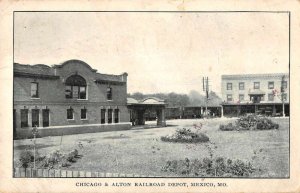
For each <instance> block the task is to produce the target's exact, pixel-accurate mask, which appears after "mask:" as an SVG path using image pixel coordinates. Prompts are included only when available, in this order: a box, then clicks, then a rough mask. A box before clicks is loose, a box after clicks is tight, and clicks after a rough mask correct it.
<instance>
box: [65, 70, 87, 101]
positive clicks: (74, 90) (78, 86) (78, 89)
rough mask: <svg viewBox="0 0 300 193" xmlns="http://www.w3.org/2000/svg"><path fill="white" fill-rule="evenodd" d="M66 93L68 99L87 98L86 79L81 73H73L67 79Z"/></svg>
mask: <svg viewBox="0 0 300 193" xmlns="http://www.w3.org/2000/svg"><path fill="white" fill-rule="evenodd" d="M65 84H66V90H65V95H66V98H67V99H72V98H74V99H86V81H85V79H84V78H83V77H81V76H79V75H72V76H70V77H68V78H67V80H66V83H65Z"/></svg>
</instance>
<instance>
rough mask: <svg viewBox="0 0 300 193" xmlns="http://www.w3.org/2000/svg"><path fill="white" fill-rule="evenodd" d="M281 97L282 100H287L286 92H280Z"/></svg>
mask: <svg viewBox="0 0 300 193" xmlns="http://www.w3.org/2000/svg"><path fill="white" fill-rule="evenodd" d="M282 99H283V101H286V100H287V94H286V93H283V94H282Z"/></svg>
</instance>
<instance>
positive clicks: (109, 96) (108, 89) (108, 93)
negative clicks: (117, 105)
mask: <svg viewBox="0 0 300 193" xmlns="http://www.w3.org/2000/svg"><path fill="white" fill-rule="evenodd" d="M106 95H107V100H112V88H111V87H107V90H106Z"/></svg>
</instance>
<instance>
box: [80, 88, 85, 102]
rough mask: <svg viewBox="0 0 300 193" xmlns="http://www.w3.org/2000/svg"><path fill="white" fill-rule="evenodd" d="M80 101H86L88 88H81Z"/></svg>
mask: <svg viewBox="0 0 300 193" xmlns="http://www.w3.org/2000/svg"><path fill="white" fill-rule="evenodd" d="M79 99H86V87H85V86H81V87H79Z"/></svg>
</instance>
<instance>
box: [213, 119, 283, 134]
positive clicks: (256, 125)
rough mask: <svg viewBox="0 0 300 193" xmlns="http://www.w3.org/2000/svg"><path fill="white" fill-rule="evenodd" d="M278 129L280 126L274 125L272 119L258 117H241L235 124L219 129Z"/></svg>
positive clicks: (221, 126) (222, 126)
mask: <svg viewBox="0 0 300 193" xmlns="http://www.w3.org/2000/svg"><path fill="white" fill-rule="evenodd" d="M278 128H279V125H278V124H276V123H274V122H273V121H272V120H271V119H269V118H266V117H259V116H256V115H247V116H243V117H240V118H239V119H238V120H237V121H236V123H235V124H232V123H229V124H227V125H220V127H219V129H220V130H222V131H233V130H237V131H239V130H269V129H278Z"/></svg>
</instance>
